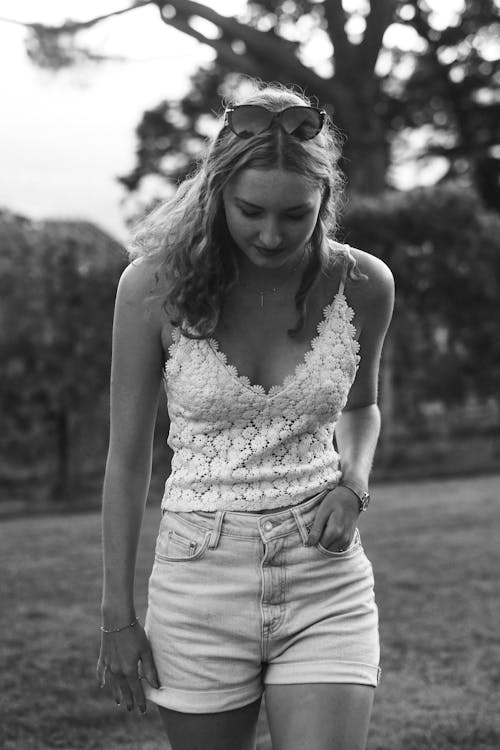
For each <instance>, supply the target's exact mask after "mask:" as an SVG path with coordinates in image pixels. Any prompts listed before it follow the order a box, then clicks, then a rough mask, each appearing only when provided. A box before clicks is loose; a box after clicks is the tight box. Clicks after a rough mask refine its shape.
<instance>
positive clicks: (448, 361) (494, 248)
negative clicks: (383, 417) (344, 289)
mask: <svg viewBox="0 0 500 750" xmlns="http://www.w3.org/2000/svg"><path fill="white" fill-rule="evenodd" d="M344 227H345V230H344V231H345V234H346V241H348V242H349V243H351V244H353V245H359V246H360V247H363V248H365V249H367V250H369V251H370V252H372V253H374V254H375V255H377V256H379V257H380V258H382V259H383V260H385V261H386V262H387V263H388V265H389V266H390V268H391V270H392V271H393V273H394V276H395V280H396V290H397V296H396V309H395V315H394V322H393V325H392V327H391V335H392V336H393V338H394V348H395V365H394V371H395V373H396V384H395V385H396V393H397V394H398V405H399V410H400V413H403V414H404V413H406V414H407V415H410V414H412V412H413V413H415V410H418V405H419V404H421V403H422V402H424V401H429V400H436V399H440V400H442V401H443V402H444V403H445V404H449V405H450V404H454V403H456V402H458V401H460V400H462V399H463V398H464V397H465V396H468V395H471V394H474V395H476V396H478V397H480V398H485V397H486V396H488V395H491V396H495V397H496V396H497V395H498V387H499V383H500V341H499V339H498V335H497V329H498V300H499V299H500V218H499V217H498V216H497V215H496V214H493V213H491V212H487V211H485V210H484V208H483V207H482V205H481V201H480V200H479V198H478V196H477V195H475V194H474V193H472V192H471V191H470V190H464V189H463V188H462V187H460V186H452V185H449V186H443V187H441V188H425V189H424V188H422V189H418V190H413V191H409V192H406V193H398V192H394V191H388V192H386V193H385V194H383V195H382V196H380V197H379V198H368V197H365V198H362V197H357V198H356V199H353V200H352V202H351V204H350V206H349V208H348V211H347V212H346V216H345V221H344Z"/></svg>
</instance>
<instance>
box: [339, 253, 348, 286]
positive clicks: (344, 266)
mask: <svg viewBox="0 0 500 750" xmlns="http://www.w3.org/2000/svg"><path fill="white" fill-rule="evenodd" d="M344 247H345V248H347V249H349V245H344ZM346 279H347V256H344V262H343V264H342V275H341V277H340V284H339V290H338V292H337V294H344V287H345V282H346Z"/></svg>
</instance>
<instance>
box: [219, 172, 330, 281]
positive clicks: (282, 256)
mask: <svg viewBox="0 0 500 750" xmlns="http://www.w3.org/2000/svg"><path fill="white" fill-rule="evenodd" d="M223 203H224V209H225V213H226V221H227V226H228V229H229V232H230V234H231V237H232V238H233V240H234V242H235V243H236V245H237V247H238V248H239V250H240V251H241V252H242V253H243V255H244V256H245V257H246V258H247V259H248V260H249V261H251V263H252V264H254V265H255V266H258V267H260V268H262V269H269V270H271V269H278V268H281V267H283V266H290V265H291V264H293V263H294V262H295V263H298V262H299V261H300V260H301V259H302V257H303V255H304V249H305V246H306V244H307V242H308V241H309V240H310V238H311V235H312V233H313V231H314V227H315V226H316V221H317V218H318V213H319V209H320V206H321V191H320V189H319V187H317V186H314V185H313V184H312V183H310V182H308V181H307V180H305V179H304V178H303V177H301V176H300V175H298V174H295V173H294V172H286V171H285V170H282V169H270V170H267V169H245V170H242V171H241V172H239V173H238V174H237V175H235V177H233V179H232V180H231V181H230V182H229V183H228V185H227V187H226V188H225V190H224V192H223Z"/></svg>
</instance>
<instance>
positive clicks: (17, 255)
mask: <svg viewBox="0 0 500 750" xmlns="http://www.w3.org/2000/svg"><path fill="white" fill-rule="evenodd" d="M0 56H1V59H2V71H3V72H2V77H1V80H0V101H1V102H2V109H3V114H2V117H1V118H0V264H1V269H2V273H1V275H0V286H1V290H0V294H1V311H0V314H1V321H2V325H1V327H0V347H1V357H0V373H1V375H0V376H1V381H2V395H1V400H2V404H1V406H2V429H1V431H0V507H1V508H3V510H4V512H10V511H13V510H16V509H20V508H23V507H25V506H26V505H28V506H29V507H30V508H31V509H32V508H34V507H42V506H44V505H47V504H52V503H58V504H59V505H60V506H62V507H66V506H72V507H76V506H78V507H79V506H81V505H82V504H83V505H85V504H90V505H94V506H95V505H96V504H98V503H99V494H100V482H101V480H102V471H103V467H104V461H105V457H106V444H107V436H108V404H107V399H108V378H109V364H110V343H111V323H112V310H113V300H114V293H115V290H116V283H117V280H118V278H119V275H120V273H121V271H122V269H123V268H124V266H125V264H126V262H127V257H126V254H125V252H124V249H123V245H124V243H126V241H127V236H128V231H129V227H130V225H131V222H133V221H134V220H135V219H136V218H138V217H139V216H141V215H142V213H143V212H144V211H145V210H146V209H147V208H149V207H151V206H152V205H154V204H155V202H156V201H158V200H161V199H162V198H164V197H166V196H168V195H170V194H171V193H172V192H173V191H174V190H175V186H176V184H177V182H178V180H179V179H181V178H182V177H183V176H184V175H186V173H187V172H189V171H190V170H191V169H192V167H193V164H194V161H195V160H196V157H197V155H198V154H199V153H200V151H201V149H202V148H203V143H204V139H205V137H206V136H207V135H208V134H210V133H211V132H213V130H214V125H215V115H218V114H220V112H221V110H222V102H221V100H222V98H223V97H224V95H226V94H228V93H230V92H231V90H232V89H233V87H234V86H236V85H241V80H242V77H244V76H248V75H250V76H257V77H260V78H262V79H264V80H272V81H282V82H284V83H294V84H297V85H299V86H301V87H302V88H303V89H304V90H305V91H306V93H307V94H308V95H310V96H313V97H316V98H317V100H318V101H319V103H320V104H321V106H323V107H325V108H326V109H327V110H328V111H329V113H330V114H331V116H332V118H333V120H334V121H335V123H336V124H337V126H338V127H339V128H340V129H341V131H342V132H343V133H344V135H345V137H346V140H345V146H344V156H343V160H342V168H343V170H344V172H345V173H346V176H347V191H346V201H345V208H344V211H343V216H342V220H341V229H340V232H339V238H340V239H341V240H343V241H346V242H348V243H349V244H351V245H357V246H359V247H361V248H363V249H365V250H367V251H369V252H372V253H374V254H376V255H378V256H380V257H381V258H383V259H384V260H385V261H386V262H387V263H388V264H389V266H390V267H391V268H392V270H393V272H394V275H395V278H396V286H397V301H396V310H395V315H394V322H393V325H392V327H391V331H390V334H389V337H388V340H387V344H386V347H385V352H384V361H383V367H382V375H381V408H382V411H383V425H384V426H383V433H382V437H381V441H380V445H379V448H378V456H377V460H376V469H375V479H376V478H386V477H393V478H402V477H403V478H404V477H426V476H433V475H436V474H439V473H441V474H443V473H445V474H453V473H456V472H469V473H471V472H477V471H488V470H491V469H493V468H495V467H498V465H499V459H500V406H499V393H500V387H499V386H500V337H499V335H498V319H499V305H498V301H499V299H500V216H499V209H500V62H499V58H500V2H499V0H469V1H468V2H465V1H464V0H439V1H438V0H418V1H417V0H412V1H411V2H403V1H402V0H392V1H389V0H372V2H371V3H370V2H368V0H343V1H342V2H341V1H340V0H323V1H318V0H259V1H258V2H257V1H252V2H244V1H243V0H212V2H210V3H206V2H202V3H194V2H191V0H171V2H167V3H163V2H147V1H141V2H135V3H131V2H127V0H99V1H97V0H86V1H85V2H83V0H71V1H70V2H68V1H67V0H64V1H63V0H59V1H58V0H54V1H53V2H51V3H44V4H43V5H41V4H40V3H37V2H35V0H25V1H23V2H17V1H14V0H12V1H10V2H9V0H3V2H0ZM167 430H168V422H167V416H166V411H165V405H164V404H162V410H161V412H160V415H159V422H158V434H157V448H156V460H155V475H154V480H153V486H154V487H156V485H154V482H155V481H157V480H158V482H160V483H162V482H163V481H164V478H165V471H166V469H168V460H169V456H168V450H167V448H166V445H165V438H166V432H167ZM155 491H156V490H155ZM155 497H156V500H158V495H157V494H156V495H155Z"/></svg>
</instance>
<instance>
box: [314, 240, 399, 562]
mask: <svg viewBox="0 0 500 750" xmlns="http://www.w3.org/2000/svg"><path fill="white" fill-rule="evenodd" d="M355 254H356V259H357V261H358V264H359V267H360V268H361V270H362V271H363V272H364V273H366V275H367V276H368V279H367V280H366V281H360V282H359V284H357V285H352V287H351V289H352V292H351V294H350V297H351V299H352V305H353V307H354V309H355V310H356V316H357V319H358V320H359V326H360V328H361V333H360V335H359V343H360V353H361V359H360V364H359V368H358V372H357V374H356V379H355V381H354V383H353V385H352V387H351V390H350V391H349V396H348V399H347V404H346V406H345V408H344V410H343V412H342V415H341V416H340V418H339V421H338V422H337V425H336V428H335V436H336V440H337V447H338V451H339V455H340V468H341V470H342V482H345V483H346V485H351V486H352V487H353V488H355V490H356V492H359V491H362V490H367V489H368V477H369V474H370V470H371V466H372V462H373V456H374V454H375V448H376V446H377V440H378V436H379V432H380V411H379V408H378V405H377V392H378V377H379V368H380V357H381V354H382V346H383V343H384V339H385V335H386V333H387V329H388V327H389V323H390V321H391V317H392V310H393V306H394V280H393V277H392V273H391V272H390V270H389V268H388V267H387V266H386V265H385V263H383V262H382V261H381V260H379V259H378V258H375V257H374V256H370V255H368V254H367V253H362V252H361V251H355ZM359 513H360V509H359V500H358V497H357V496H356V494H355V493H354V492H353V491H352V489H348V487H347V486H343V485H342V484H340V485H338V486H337V487H335V489H334V490H332V491H331V492H329V493H328V494H327V495H326V496H325V498H324V500H323V501H322V503H321V505H320V507H319V508H318V512H317V514H316V518H315V521H314V524H313V527H312V529H311V532H310V534H309V540H308V543H309V544H310V545H312V544H316V543H317V542H318V541H321V544H322V546H323V547H326V548H327V549H330V550H332V551H340V550H342V549H345V547H346V546H348V544H349V542H350V541H351V539H352V537H353V535H354V532H355V529H356V524H357V520H358V517H359Z"/></svg>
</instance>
